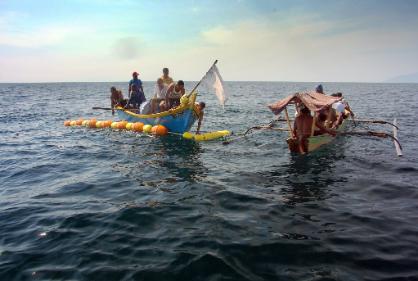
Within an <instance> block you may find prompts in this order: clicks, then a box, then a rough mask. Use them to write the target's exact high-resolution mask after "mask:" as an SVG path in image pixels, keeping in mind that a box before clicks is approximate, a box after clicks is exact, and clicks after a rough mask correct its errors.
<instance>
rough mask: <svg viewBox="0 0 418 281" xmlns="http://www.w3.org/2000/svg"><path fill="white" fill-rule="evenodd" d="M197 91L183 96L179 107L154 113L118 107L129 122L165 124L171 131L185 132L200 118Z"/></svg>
mask: <svg viewBox="0 0 418 281" xmlns="http://www.w3.org/2000/svg"><path fill="white" fill-rule="evenodd" d="M196 95H197V93H196V92H193V93H192V94H191V95H190V96H183V98H182V100H181V104H180V105H179V106H178V107H175V108H172V109H170V110H168V111H164V112H159V113H154V114H137V113H134V112H132V111H130V110H128V109H124V108H122V107H117V108H116V110H117V113H118V116H119V118H120V119H121V120H126V121H128V122H142V123H144V124H149V125H152V126H154V125H157V124H159V125H164V126H165V127H166V128H167V129H168V130H169V131H170V132H173V133H181V134H182V133H184V132H187V131H190V129H191V127H192V126H193V124H194V122H195V121H196V119H197V118H198V113H199V112H198V108H196V105H195V101H196Z"/></svg>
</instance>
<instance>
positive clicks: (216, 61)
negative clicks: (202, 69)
mask: <svg viewBox="0 0 418 281" xmlns="http://www.w3.org/2000/svg"><path fill="white" fill-rule="evenodd" d="M217 63H218V60H215V62H214V63H213V64H212V65H211V67H210V68H209V70H210V69H211V68H212V67H213V66H214V65H216V64H217ZM209 70H208V71H206V74H207V73H208V72H209ZM206 74H205V75H204V76H203V77H202V79H200V81H199V82H198V83H197V84H196V86H194V88H193V90H192V91H191V92H190V93H189V94H188V95H187V96H189V97H190V96H191V95H192V94H193V92H194V91H196V89H197V87H199V85H200V83H202V80H203V78H205V76H206Z"/></svg>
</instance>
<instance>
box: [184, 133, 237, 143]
mask: <svg viewBox="0 0 418 281" xmlns="http://www.w3.org/2000/svg"><path fill="white" fill-rule="evenodd" d="M230 134H231V132H230V131H228V130H223V131H215V132H208V133H204V134H199V135H197V134H192V133H190V132H185V133H184V134H183V138H185V139H192V140H195V141H208V140H215V139H219V138H222V137H226V136H229V135H230Z"/></svg>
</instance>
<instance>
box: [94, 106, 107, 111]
mask: <svg viewBox="0 0 418 281" xmlns="http://www.w3.org/2000/svg"><path fill="white" fill-rule="evenodd" d="M91 109H100V110H112V108H110V107H98V106H94V107H92V108H91Z"/></svg>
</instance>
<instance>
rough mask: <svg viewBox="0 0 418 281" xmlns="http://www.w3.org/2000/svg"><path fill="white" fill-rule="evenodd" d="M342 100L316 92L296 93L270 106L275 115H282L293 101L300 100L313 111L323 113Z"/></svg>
mask: <svg viewBox="0 0 418 281" xmlns="http://www.w3.org/2000/svg"><path fill="white" fill-rule="evenodd" d="M341 99H342V98H338V97H331V96H327V95H324V94H319V93H316V92H311V93H296V94H293V95H291V96H288V97H286V98H284V99H282V100H280V101H278V102H276V103H274V104H270V105H268V107H269V108H270V109H271V111H273V113H274V114H276V115H278V114H280V113H281V112H282V111H283V110H284V108H285V107H286V106H287V105H288V104H289V103H290V102H292V101H295V100H299V101H300V102H302V103H303V104H304V105H305V106H306V107H307V108H309V110H311V111H315V112H318V111H321V110H322V109H324V108H327V107H329V106H331V105H332V104H333V103H335V102H337V101H340V100H341Z"/></svg>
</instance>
